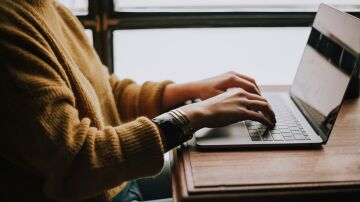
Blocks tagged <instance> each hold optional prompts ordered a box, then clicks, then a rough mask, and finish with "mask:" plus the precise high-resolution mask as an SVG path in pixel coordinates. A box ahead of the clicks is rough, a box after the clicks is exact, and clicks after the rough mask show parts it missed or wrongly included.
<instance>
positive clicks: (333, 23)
mask: <svg viewBox="0 0 360 202" xmlns="http://www.w3.org/2000/svg"><path fill="white" fill-rule="evenodd" d="M359 53H360V20H359V19H356V18H354V17H352V16H350V15H347V14H344V13H341V12H340V11H337V10H335V9H333V8H331V7H328V6H326V5H321V6H320V8H319V11H318V14H317V16H316V18H315V21H314V25H313V27H312V30H311V33H310V37H309V40H308V43H307V45H306V47H305V50H304V53H303V56H302V59H301V61H300V64H299V67H298V71H297V73H296V76H295V79H294V82H293V84H292V87H291V90H290V94H291V97H292V99H293V100H294V102H295V103H296V104H297V106H298V107H299V108H300V109H301V111H302V112H303V114H304V115H305V117H306V118H307V119H308V120H309V122H310V123H311V125H312V126H313V128H314V129H315V130H316V132H317V133H318V134H319V135H320V136H321V138H322V139H323V140H324V143H326V142H327V139H328V137H329V135H330V132H331V129H332V127H333V125H334V123H335V119H336V117H337V115H338V112H339V109H340V105H341V102H342V99H343V97H344V95H345V92H346V90H347V87H348V84H349V82H350V79H351V76H352V75H353V74H355V71H358V68H357V66H358V63H359V61H358V60H359Z"/></svg>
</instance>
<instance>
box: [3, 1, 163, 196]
mask: <svg viewBox="0 0 360 202" xmlns="http://www.w3.org/2000/svg"><path fill="white" fill-rule="evenodd" d="M168 83H169V81H164V82H161V83H155V82H146V83H144V84H143V85H137V84H135V83H134V82H133V81H131V80H128V79H124V80H120V79H118V78H117V77H115V76H113V75H112V76H111V75H109V73H108V70H107V68H106V67H105V66H103V65H102V63H101V62H100V60H99V57H98V56H97V54H96V52H95V51H94V49H93V47H92V46H91V45H90V43H89V41H88V39H87V37H86V35H85V34H84V29H83V27H82V26H81V24H80V23H79V21H78V20H77V19H76V17H74V16H73V15H72V14H71V13H70V11H68V10H67V9H66V8H64V7H63V6H61V5H60V4H58V3H57V2H56V1H55V0H1V1H0V88H1V89H0V92H1V98H0V114H1V117H2V118H1V121H0V128H1V132H0V137H1V141H0V201H4V202H5V201H34V202H41V201H84V200H88V201H111V199H112V197H113V196H114V195H115V194H117V193H119V192H120V191H121V189H122V188H123V187H124V186H125V184H126V181H128V180H132V179H135V178H140V177H143V176H149V175H155V174H156V173H158V172H159V171H160V170H161V168H162V166H163V161H164V159H163V153H164V149H163V141H162V137H161V135H160V133H159V131H158V129H157V127H156V125H154V124H153V123H152V122H151V120H150V119H149V118H151V117H154V116H156V115H158V114H159V113H160V112H161V108H162V103H161V100H162V97H163V91H164V88H165V86H166V85H167V84H168Z"/></svg>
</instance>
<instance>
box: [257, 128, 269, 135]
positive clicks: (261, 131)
mask: <svg viewBox="0 0 360 202" xmlns="http://www.w3.org/2000/svg"><path fill="white" fill-rule="evenodd" d="M266 131H267V130H266V129H258V133H260V134H264V133H265V132H266Z"/></svg>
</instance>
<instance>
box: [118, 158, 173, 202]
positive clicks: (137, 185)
mask: <svg viewBox="0 0 360 202" xmlns="http://www.w3.org/2000/svg"><path fill="white" fill-rule="evenodd" d="M136 201H148V202H172V198H171V170H170V162H169V161H165V165H164V168H163V169H162V171H161V173H160V174H159V175H157V176H153V177H146V178H141V179H137V180H132V181H129V183H128V184H127V185H126V187H125V188H124V190H122V191H121V192H120V193H119V194H118V195H117V196H115V198H114V199H113V200H112V202H136Z"/></svg>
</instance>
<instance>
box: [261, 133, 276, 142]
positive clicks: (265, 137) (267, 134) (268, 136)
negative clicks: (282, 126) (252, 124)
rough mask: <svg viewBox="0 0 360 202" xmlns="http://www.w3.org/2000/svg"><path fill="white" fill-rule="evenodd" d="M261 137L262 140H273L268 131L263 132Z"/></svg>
mask: <svg viewBox="0 0 360 202" xmlns="http://www.w3.org/2000/svg"><path fill="white" fill-rule="evenodd" d="M261 138H262V139H263V141H273V138H272V137H271V135H270V133H268V132H266V133H264V134H263V135H262V136H261Z"/></svg>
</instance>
